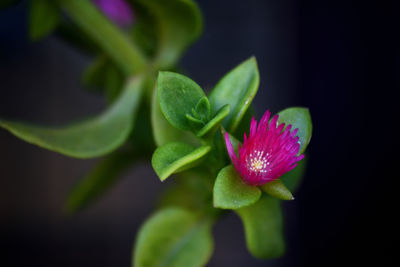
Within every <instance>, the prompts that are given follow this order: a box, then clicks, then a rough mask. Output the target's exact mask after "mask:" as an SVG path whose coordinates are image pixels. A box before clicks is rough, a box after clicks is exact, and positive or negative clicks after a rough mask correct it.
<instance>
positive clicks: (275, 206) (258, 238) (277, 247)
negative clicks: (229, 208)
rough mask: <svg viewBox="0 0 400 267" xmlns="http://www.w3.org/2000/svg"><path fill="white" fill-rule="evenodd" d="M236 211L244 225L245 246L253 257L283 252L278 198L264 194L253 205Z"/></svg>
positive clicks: (279, 254) (283, 242) (274, 255)
mask: <svg viewBox="0 0 400 267" xmlns="http://www.w3.org/2000/svg"><path fill="white" fill-rule="evenodd" d="M236 212H237V214H238V215H239V216H240V218H241V219H242V222H243V225H244V230H245V236H246V244H247V248H248V249H249V251H250V253H251V254H252V255H253V256H254V257H256V258H260V259H271V258H277V257H280V256H282V255H283V254H284V252H285V240H284V236H283V218H282V211H281V207H280V200H278V199H275V198H272V197H269V196H266V195H264V196H262V197H261V199H260V200H259V201H258V202H257V203H255V204H254V205H251V206H248V207H244V208H241V209H238V210H236Z"/></svg>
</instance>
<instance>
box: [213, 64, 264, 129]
mask: <svg viewBox="0 0 400 267" xmlns="http://www.w3.org/2000/svg"><path fill="white" fill-rule="evenodd" d="M259 82H260V76H259V73H258V67H257V62H256V60H255V58H254V57H252V58H250V59H248V60H246V61H244V62H243V63H241V64H240V65H238V66H237V67H236V68H234V69H233V70H231V71H230V72H228V73H227V74H226V75H225V76H224V77H223V78H222V79H221V80H220V81H219V82H218V84H217V85H216V86H215V88H214V89H213V90H212V92H211V93H210V96H209V101H210V104H211V112H212V113H215V112H216V111H217V110H218V109H220V108H221V107H222V106H223V105H226V104H229V105H230V107H231V112H230V114H229V116H227V117H226V118H225V119H224V121H223V125H224V127H225V129H226V130H227V131H229V132H234V131H235V129H236V128H237V126H238V125H239V123H240V121H241V119H242V118H243V116H244V114H245V113H246V111H247V109H248V108H249V106H250V105H251V102H252V100H253V98H254V96H255V94H256V93H257V89H258V85H259Z"/></svg>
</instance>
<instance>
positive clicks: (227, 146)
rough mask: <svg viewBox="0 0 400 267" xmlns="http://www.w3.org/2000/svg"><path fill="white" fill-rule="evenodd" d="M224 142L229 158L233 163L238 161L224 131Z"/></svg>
mask: <svg viewBox="0 0 400 267" xmlns="http://www.w3.org/2000/svg"><path fill="white" fill-rule="evenodd" d="M225 143H226V148H227V150H228V155H229V157H230V158H231V160H232V162H233V164H236V163H237V161H238V158H237V156H236V154H235V150H234V149H233V146H232V143H231V140H230V139H229V134H228V133H225Z"/></svg>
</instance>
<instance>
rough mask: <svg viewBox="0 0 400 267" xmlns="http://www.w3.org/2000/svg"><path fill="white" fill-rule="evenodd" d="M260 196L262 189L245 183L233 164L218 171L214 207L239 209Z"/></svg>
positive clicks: (255, 200)
mask: <svg viewBox="0 0 400 267" xmlns="http://www.w3.org/2000/svg"><path fill="white" fill-rule="evenodd" d="M260 196H261V191H260V189H258V187H256V186H250V185H247V184H245V183H244V182H243V181H242V179H241V178H240V176H239V174H238V172H237V171H236V170H235V167H233V166H232V165H229V166H227V167H225V168H223V169H222V170H221V171H220V172H219V173H218V176H217V179H216V180H215V185H214V207H216V208H221V209H239V208H242V207H245V206H249V205H251V204H254V203H255V202H257V200H258V199H259V198H260Z"/></svg>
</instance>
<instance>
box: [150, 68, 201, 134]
mask: <svg viewBox="0 0 400 267" xmlns="http://www.w3.org/2000/svg"><path fill="white" fill-rule="evenodd" d="M157 95H158V101H159V103H160V107H161V111H162V112H163V114H164V116H165V118H166V119H167V120H168V121H169V122H170V123H171V124H172V125H173V126H175V127H176V128H178V129H181V130H191V129H192V125H191V124H190V121H189V120H188V118H187V117H186V114H191V113H192V109H194V108H196V105H197V103H198V102H199V100H200V99H201V98H203V97H204V96H205V94H204V92H203V90H202V89H201V88H200V86H199V85H198V84H197V83H195V82H194V81H192V80H191V79H189V78H188V77H186V76H184V75H182V74H178V73H174V72H167V71H162V72H160V73H159V75H158V80H157Z"/></svg>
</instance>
